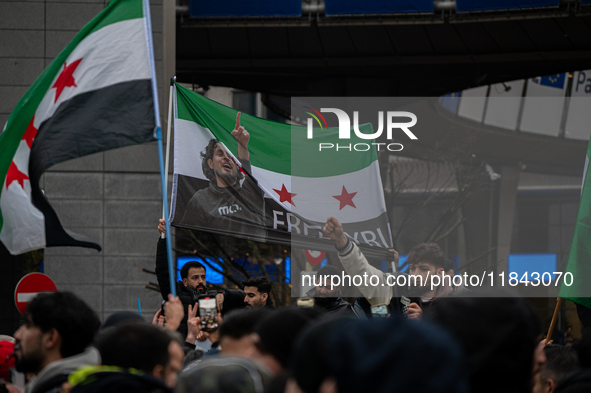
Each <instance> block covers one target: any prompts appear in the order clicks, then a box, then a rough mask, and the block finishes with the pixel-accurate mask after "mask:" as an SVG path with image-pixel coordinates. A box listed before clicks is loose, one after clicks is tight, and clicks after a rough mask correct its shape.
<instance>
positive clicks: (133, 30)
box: [0, 0, 156, 254]
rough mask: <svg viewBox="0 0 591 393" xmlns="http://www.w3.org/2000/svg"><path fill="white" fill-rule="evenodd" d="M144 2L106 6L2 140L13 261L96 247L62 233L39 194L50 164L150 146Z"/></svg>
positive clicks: (0, 219)
mask: <svg viewBox="0 0 591 393" xmlns="http://www.w3.org/2000/svg"><path fill="white" fill-rule="evenodd" d="M147 7H148V5H147V1H146V2H143V1H142V0H112V1H111V2H110V3H109V5H108V6H107V7H106V8H105V9H104V10H103V11H102V12H101V13H100V14H99V15H97V16H96V17H95V18H94V19H92V20H91V21H90V22H89V23H88V24H87V25H86V26H84V28H83V29H82V30H81V31H80V33H78V35H77V36H76V37H75V38H74V40H73V41H72V42H70V44H69V45H68V46H67V47H66V49H64V51H63V52H62V53H60V54H59V55H58V56H57V57H56V58H55V59H54V61H52V62H51V64H50V65H49V66H48V67H47V68H46V69H45V70H44V71H43V73H42V74H41V76H40V77H39V78H38V79H37V80H36V81H35V83H34V84H33V85H32V86H31V87H30V88H29V90H28V91H27V92H26V94H25V95H24V97H23V98H22V99H21V100H20V101H19V103H18V104H17V106H16V108H15V109H14V111H13V112H12V114H11V115H10V117H9V118H8V122H7V123H6V127H5V129H4V131H3V132H2V134H0V176H1V178H3V179H4V182H3V184H2V191H1V194H0V213H1V214H0V241H2V243H4V245H5V246H6V248H7V249H8V250H9V251H10V253H12V254H21V253H23V252H27V251H30V250H35V249H39V248H43V247H46V246H83V247H94V248H97V249H99V250H100V247H99V246H98V245H97V244H94V243H92V242H90V241H89V240H86V239H84V238H83V237H81V236H79V235H75V234H72V233H71V232H66V231H65V230H64V229H63V227H62V225H61V224H60V222H59V219H58V217H57V215H56V214H55V212H54V210H53V209H52V207H51V206H50V205H49V203H48V201H47V199H46V198H45V196H44V195H43V193H42V192H41V190H40V189H39V179H40V177H41V175H42V174H43V172H44V171H45V170H47V169H48V168H49V167H51V166H52V165H54V164H57V163H60V162H63V161H66V160H69V159H72V158H76V157H81V156H85V155H88V154H92V153H96V152H101V151H105V150H109V149H113V148H117V147H122V146H128V145H133V144H137V143H143V142H148V141H151V140H153V139H154V138H153V132H154V126H155V117H154V100H155V99H156V97H153V88H152V68H153V64H152V60H151V59H153V56H151V53H152V48H151V40H150V39H149V38H150V37H151V34H152V33H151V31H150V29H149V20H148V18H146V15H147V14H148V12H149V11H146V10H147Z"/></svg>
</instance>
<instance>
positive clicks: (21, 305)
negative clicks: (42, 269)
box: [14, 273, 57, 315]
mask: <svg viewBox="0 0 591 393" xmlns="http://www.w3.org/2000/svg"><path fill="white" fill-rule="evenodd" d="M56 291H57V287H56V286H55V283H54V282H53V280H52V279H51V278H49V277H48V276H46V275H45V274H43V273H29V274H27V275H26V276H24V277H23V278H21V280H20V281H19V282H18V284H16V289H15V290H14V303H15V304H16V308H18V310H19V311H20V313H21V314H23V315H24V314H25V310H26V309H27V304H29V302H30V301H31V299H33V298H34V297H35V296H36V295H37V294H38V293H41V292H56Z"/></svg>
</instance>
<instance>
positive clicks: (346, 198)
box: [333, 186, 357, 210]
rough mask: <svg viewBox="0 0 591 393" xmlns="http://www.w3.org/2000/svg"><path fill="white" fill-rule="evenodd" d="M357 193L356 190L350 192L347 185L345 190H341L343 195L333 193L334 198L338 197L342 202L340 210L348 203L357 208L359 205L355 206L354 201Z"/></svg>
mask: <svg viewBox="0 0 591 393" xmlns="http://www.w3.org/2000/svg"><path fill="white" fill-rule="evenodd" d="M355 195H357V193H356V192H352V193H348V192H347V189H346V188H345V186H343V191H342V192H341V195H333V198H335V199H337V200H338V201H339V202H340V203H341V204H340V207H339V210H343V208H344V207H345V206H347V205H348V206H352V207H354V208H355V209H357V206H355V203H353V197H354V196H355Z"/></svg>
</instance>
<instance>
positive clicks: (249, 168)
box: [171, 84, 392, 257]
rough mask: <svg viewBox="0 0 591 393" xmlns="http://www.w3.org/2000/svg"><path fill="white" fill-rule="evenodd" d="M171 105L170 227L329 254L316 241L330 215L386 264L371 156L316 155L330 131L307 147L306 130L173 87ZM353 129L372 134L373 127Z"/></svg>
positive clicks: (383, 217)
mask: <svg viewBox="0 0 591 393" xmlns="http://www.w3.org/2000/svg"><path fill="white" fill-rule="evenodd" d="M174 97H175V105H174V107H175V123H174V126H175V145H174V176H173V190H172V208H171V222H172V225H174V226H180V227H186V228H192V229H199V230H206V231H210V232H215V233H220V234H225V235H231V236H237V237H242V238H248V239H251V240H257V241H268V242H273V243H280V244H286V245H293V246H297V247H302V248H311V249H315V250H321V251H334V245H333V243H332V242H331V241H330V240H329V239H327V238H326V237H323V233H322V228H323V226H324V223H325V222H326V219H327V218H328V217H329V216H334V217H336V218H337V219H338V220H339V221H341V222H342V223H343V226H344V230H345V232H346V233H347V235H349V237H350V238H351V239H352V240H353V241H355V242H356V243H358V244H359V245H360V246H361V247H362V249H363V250H364V253H368V255H370V256H371V255H374V256H376V257H386V256H389V257H391V254H388V253H387V251H385V250H387V249H388V248H391V247H392V241H391V235H390V229H389V224H388V218H387V212H386V208H385V201H384V197H383V189H382V183H381V178H380V174H379V167H378V161H377V154H376V151H375V149H374V150H372V149H370V150H368V151H338V152H335V151H332V152H331V151H319V148H318V143H319V142H324V143H330V142H333V143H334V142H335V141H338V131H337V130H336V129H329V130H322V131H321V130H320V129H319V130H318V131H319V132H317V133H316V134H317V135H318V138H316V137H315V138H314V139H313V140H312V139H308V138H307V137H306V135H307V134H306V132H307V131H306V128H305V127H301V126H292V125H289V124H283V123H277V122H272V121H269V120H265V119H261V118H257V117H254V116H250V115H247V114H241V115H240V116H238V118H237V111H236V110H234V109H232V108H228V107H226V106H224V105H221V104H219V103H216V102H214V101H211V100H209V99H207V98H205V97H203V96H201V95H199V94H197V93H195V92H193V91H191V90H189V89H186V88H184V87H182V86H180V85H178V84H177V85H175V94H174ZM238 128H244V129H246V130H247V131H248V134H249V139H248V140H247V141H246V142H247V144H245V147H242V148H241V147H240V146H241V145H240V143H241V142H239V141H238V139H237V137H236V136H235V135H233V134H234V132H232V131H233V130H236V129H238ZM360 128H361V129H362V132H364V133H368V134H369V133H371V132H372V129H371V125H370V124H367V125H362V126H360ZM215 140H217V141H219V143H215ZM364 141H365V140H364ZM352 142H353V143H354V142H355V141H353V140H352ZM357 142H359V141H357ZM216 165H217V166H216ZM233 166H238V167H240V171H241V172H242V175H240V174H239V173H238V172H235V173H233V169H232V167H233Z"/></svg>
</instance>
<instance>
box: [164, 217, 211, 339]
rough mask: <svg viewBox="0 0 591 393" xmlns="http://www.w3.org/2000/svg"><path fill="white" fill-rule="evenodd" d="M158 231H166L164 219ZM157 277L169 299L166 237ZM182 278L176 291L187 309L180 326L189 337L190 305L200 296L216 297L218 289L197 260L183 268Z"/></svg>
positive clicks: (182, 332) (182, 333) (177, 284)
mask: <svg viewBox="0 0 591 393" xmlns="http://www.w3.org/2000/svg"><path fill="white" fill-rule="evenodd" d="M158 231H159V232H160V233H161V234H164V233H166V229H165V227H164V220H162V219H161V220H160V224H158ZM156 278H157V279H158V286H159V287H160V294H161V295H162V299H163V300H165V301H166V300H168V294H169V293H170V281H169V276H168V257H167V255H166V239H165V238H160V239H159V240H158V247H157V249H156ZM181 280H182V281H177V282H176V293H177V296H178V297H179V299H180V300H181V302H182V303H183V308H184V310H185V315H184V317H183V320H182V321H181V324H180V326H179V328H178V331H179V333H181V335H182V336H183V339H184V338H186V337H187V332H188V327H187V318H188V315H189V305H191V306H194V305H195V303H196V302H197V300H198V299H199V298H200V297H204V296H210V297H213V298H215V297H216V295H217V291H210V290H209V287H208V285H207V281H206V279H205V266H203V264H201V263H200V262H197V261H190V262H187V263H185V264H184V265H183V267H182V268H181Z"/></svg>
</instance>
